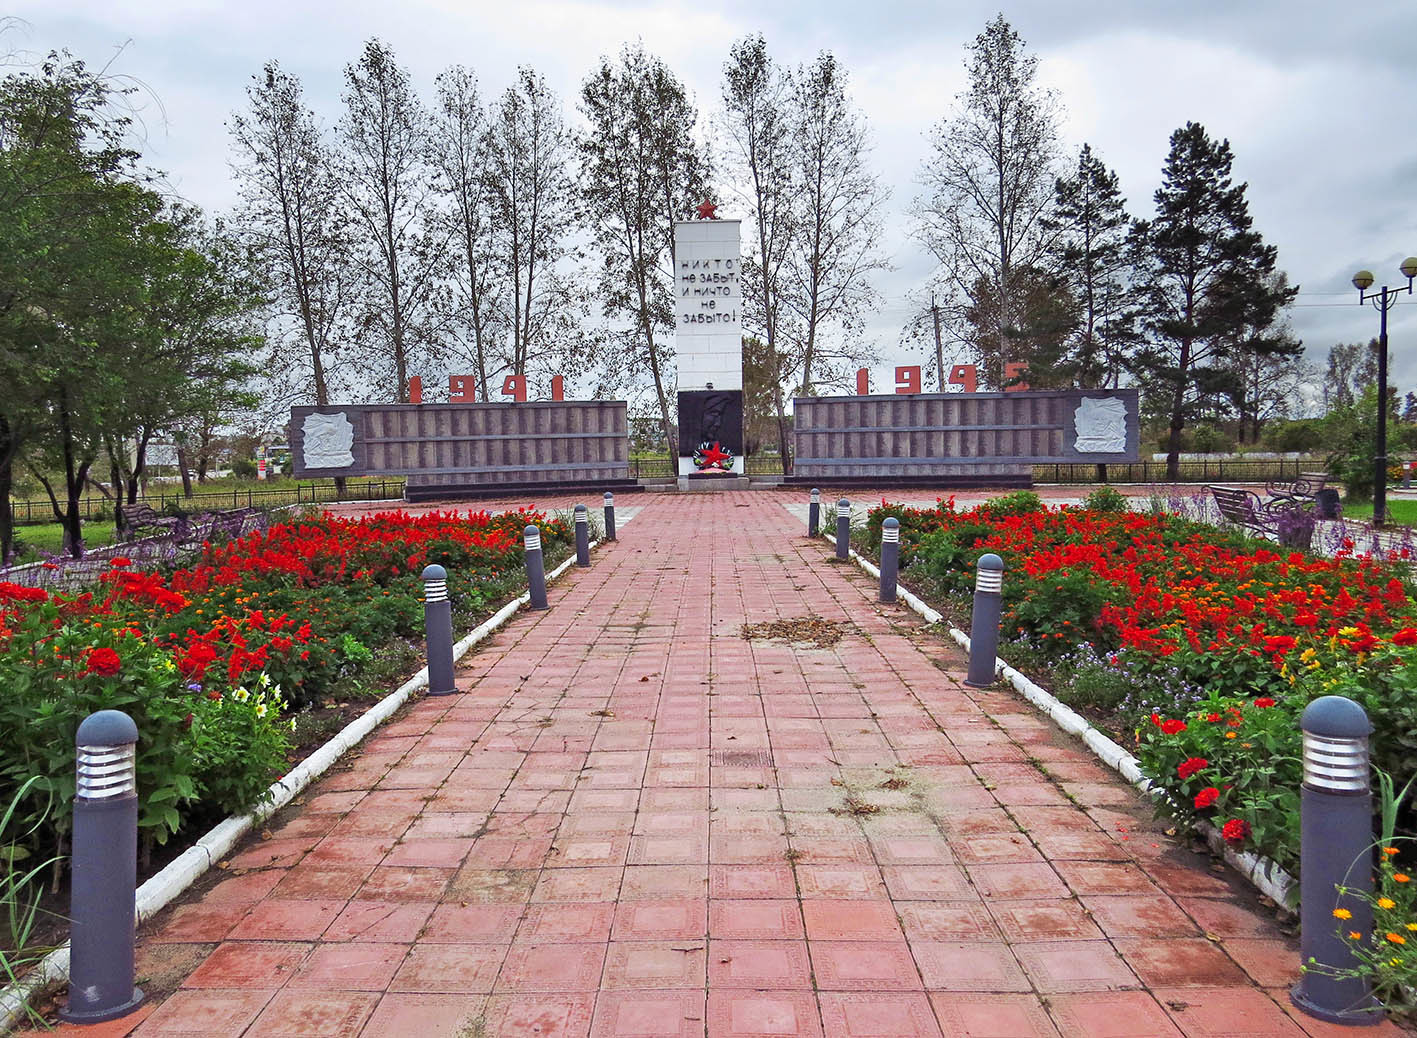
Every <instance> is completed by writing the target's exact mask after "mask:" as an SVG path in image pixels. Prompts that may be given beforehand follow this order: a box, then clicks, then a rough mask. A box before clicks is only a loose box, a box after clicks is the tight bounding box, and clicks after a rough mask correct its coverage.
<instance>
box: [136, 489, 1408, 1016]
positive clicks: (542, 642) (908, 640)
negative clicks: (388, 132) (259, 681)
mask: <svg viewBox="0 0 1417 1038" xmlns="http://www.w3.org/2000/svg"><path fill="white" fill-rule="evenodd" d="M866 496H867V497H871V496H872V495H870V494H869V493H868V494H867V495H866ZM800 497H801V495H800V494H798V493H797V492H792V493H790V494H788V493H771V492H769V493H764V492H754V493H752V494H747V495H741V494H728V495H723V496H714V497H713V498H693V497H674V496H669V495H645V499H644V500H643V502H639V501H637V502H636V507H639V508H641V509H642V511H641V514H640V515H639V516H637V517H636V521H635V522H634V523H632V524H630V525H628V526H626V527H625V528H624V533H623V534H622V536H621V539H620V542H619V543H618V544H616V545H612V546H608V547H607V548H606V549H605V550H603V551H602V552H598V553H597V555H596V559H595V564H594V566H593V567H592V568H591V569H590V570H588V571H572V572H571V574H570V575H569V576H568V578H567V579H566V580H565V581H564V582H562V583H559V584H558V585H557V586H556V587H555V588H554V589H553V607H552V609H551V610H549V611H547V612H544V613H537V614H531V613H522V614H520V615H518V616H516V617H515V618H514V619H513V621H512V622H511V623H510V624H509V626H508V627H507V628H506V629H505V630H504V631H503V632H502V633H501V634H499V636H498V637H497V638H496V639H493V640H492V641H490V642H487V643H484V645H483V646H482V647H481V648H480V650H479V651H477V652H476V653H474V654H473V655H471V656H470V657H468V658H466V659H465V660H464V661H463V663H462V665H461V667H460V671H459V675H458V687H459V689H460V690H461V691H463V692H465V694H464V695H460V696H452V697H448V698H446V699H440V700H436V701H435V700H420V701H415V702H414V703H413V705H412V706H411V707H410V708H409V709H408V711H407V712H406V713H405V714H404V715H403V716H401V717H400V718H399V719H397V720H395V721H393V722H391V723H390V724H388V725H386V726H384V728H382V729H381V730H380V731H379V732H377V733H376V735H375V736H374V737H373V739H371V741H370V742H369V743H368V744H366V746H365V747H364V750H363V752H362V753H359V754H356V755H355V756H354V757H353V759H352V766H351V767H350V768H349V769H348V770H346V771H342V772H338V773H334V774H330V775H328V776H326V777H325V778H324V779H323V780H321V781H320V782H319V783H318V784H317V785H316V787H315V788H313V789H311V790H309V791H308V792H307V793H306V794H305V795H304V797H303V798H302V799H303V806H299V807H297V808H292V809H290V810H288V811H286V812H283V814H282V816H280V817H278V818H276V819H274V820H273V821H272V823H271V838H270V839H266V840H260V839H255V838H253V839H252V840H251V841H250V843H249V845H248V846H246V847H244V848H239V849H238V850H237V851H236V852H235V853H233V854H232V855H231V856H230V858H229V866H230V867H231V868H232V869H233V870H241V869H249V870H252V871H248V872H245V873H244V874H241V875H234V876H228V877H225V878H223V879H222V880H221V882H219V883H217V884H216V885H214V886H213V887H212V888H211V889H210V890H209V891H208V892H207V893H206V894H205V895H204V896H203V897H201V898H199V899H193V900H191V901H189V903H187V904H184V905H181V906H179V907H177V908H176V909H174V910H173V911H172V912H170V913H168V914H167V916H166V918H164V919H160V920H159V921H158V922H157V923H156V924H155V925H154V926H152V927H147V928H145V935H144V938H143V940H144V945H143V947H142V949H141V950H140V955H141V960H140V961H142V962H143V963H145V964H146V965H145V967H144V968H145V969H148V970H151V971H154V973H155V974H156V975H162V976H171V977H172V978H173V982H174V983H181V984H182V987H181V988H180V990H178V991H177V992H176V993H174V994H172V995H170V996H169V997H167V998H166V999H165V1000H164V1001H162V1002H161V1003H160V1004H158V1005H157V1006H156V1007H155V1009H154V1011H153V1012H152V1015H151V1016H150V1017H148V1018H147V1019H146V1020H144V1021H142V1023H141V1024H140V1026H139V1028H138V1031H137V1032H136V1033H138V1034H140V1035H150V1034H152V1035H158V1034H168V1035H175V1034H184V1033H193V1032H197V1033H211V1034H221V1035H232V1036H236V1035H242V1034H286V1033H302V1034H351V1035H353V1034H356V1033H359V1029H360V1027H361V1026H362V1027H364V1031H363V1034H364V1035H366V1036H378V1035H402V1034H410V1035H417V1036H418V1038H436V1036H438V1035H444V1034H447V1035H453V1034H463V1033H478V1029H480V1030H481V1033H485V1034H488V1035H494V1034H495V1035H523V1034H524V1035H537V1036H540V1038H549V1036H553V1035H575V1036H586V1035H589V1034H591V1033H592V1032H593V1033H595V1034H597V1035H677V1034H694V1035H701V1034H703V1033H705V1032H707V1033H709V1034H711V1035H715V1036H716V1035H725V1036H729V1035H768V1034H771V1035H777V1036H781V1035H792V1034H808V1035H813V1034H823V1033H825V1034H828V1035H842V1036H847V1038H854V1036H857V1035H862V1036H864V1035H874V1036H886V1035H936V1036H938V1035H941V1034H947V1035H956V1034H958V1035H974V1036H1004V1035H1009V1036H1015V1035H1017V1036H1028V1035H1056V1034H1063V1035H1074V1034H1076V1035H1089V1036H1092V1035H1097V1036H1104V1038H1105V1036H1106V1035H1111V1034H1117V1035H1122V1034H1125V1035H1127V1036H1133V1035H1148V1034H1157V1035H1163V1034H1165V1035H1175V1034H1179V1033H1182V1032H1185V1033H1187V1034H1218V1033H1239V1032H1238V1031H1237V1030H1236V1028H1237V1027H1239V1028H1240V1029H1241V1030H1244V1031H1245V1033H1253V1034H1271V1033H1272V1034H1298V1033H1305V1029H1303V1028H1302V1025H1303V1024H1304V1023H1305V1021H1304V1020H1303V1019H1299V1018H1297V1017H1295V1016H1293V1015H1292V1014H1291V1013H1290V1012H1289V1011H1288V1010H1287V1008H1286V1006H1284V1005H1282V1004H1281V1002H1282V996H1283V994H1284V988H1285V987H1286V986H1287V985H1288V983H1290V982H1291V981H1292V979H1293V977H1294V971H1295V965H1296V963H1297V957H1298V956H1297V948H1296V947H1295V945H1294V942H1292V941H1289V940H1285V939H1283V938H1282V937H1281V935H1280V934H1279V932H1278V930H1277V928H1276V927H1275V925H1274V924H1273V922H1272V920H1271V919H1270V918H1269V916H1268V915H1267V914H1266V913H1265V912H1263V911H1262V910H1260V909H1258V907H1257V904H1256V902H1255V900H1254V898H1253V895H1251V894H1249V893H1247V892H1245V890H1244V888H1243V887H1242V886H1241V885H1240V884H1238V883H1236V882H1235V881H1234V880H1233V879H1232V878H1231V877H1229V876H1225V875H1218V874H1216V873H1213V872H1211V871H1210V868H1209V860H1208V859H1206V858H1204V857H1203V856H1199V855H1192V854H1189V853H1188V852H1187V851H1185V850H1184V849H1183V848H1181V847H1179V846H1178V845H1177V844H1176V843H1175V842H1174V841H1172V840H1170V839H1168V838H1166V837H1164V836H1162V835H1161V834H1160V832H1159V829H1158V827H1157V826H1155V824H1154V823H1152V822H1150V821H1148V820H1147V819H1145V818H1144V817H1142V816H1141V814H1139V813H1138V808H1139V802H1138V801H1137V799H1136V797H1135V796H1134V795H1133V794H1132V792H1131V791H1130V789H1129V788H1128V787H1127V786H1126V785H1125V784H1124V783H1122V782H1120V781H1119V780H1113V779H1112V778H1111V777H1110V776H1109V773H1108V772H1107V771H1106V770H1105V769H1104V768H1102V767H1101V766H1100V765H1099V764H1098V763H1097V762H1096V761H1095V760H1093V759H1092V758H1091V757H1090V756H1089V755H1088V754H1086V753H1085V751H1084V750H1083V749H1082V747H1081V746H1080V744H1078V743H1077V742H1076V741H1075V740H1072V739H1070V738H1068V737H1066V736H1063V735H1061V734H1059V733H1057V732H1055V731H1053V730H1052V729H1051V727H1050V726H1049V725H1048V723H1047V722H1046V721H1045V720H1044V719H1042V718H1041V717H1040V715H1038V714H1037V713H1036V712H1034V711H1033V710H1032V708H1031V707H1029V706H1028V705H1027V704H1025V703H1023V701H1022V700H1020V699H1019V698H1017V697H1016V696H1015V695H1014V694H1013V693H1012V692H1008V691H1000V690H997V689H996V690H987V691H974V690H970V691H969V692H968V693H967V694H966V692H965V690H964V689H963V688H962V686H961V684H960V681H961V679H962V671H963V662H964V661H963V658H962V657H961V656H960V655H959V654H958V652H957V651H956V650H955V649H954V648H953V646H952V645H950V644H948V643H946V642H945V641H943V640H941V639H938V638H935V637H934V636H931V635H922V634H921V633H920V630H921V628H920V625H919V623H918V621H917V620H916V619H915V618H914V617H913V616H912V615H911V614H910V613H908V612H907V611H905V610H903V609H900V608H898V607H897V608H891V609H885V608H881V607H878V606H877V605H876V603H875V597H876V595H875V586H874V582H873V581H871V580H869V579H867V578H865V577H864V576H863V575H861V574H859V573H858V572H856V571H855V570H852V569H848V568H845V567H835V566H828V565H824V564H823V563H824V560H825V557H826V556H827V555H828V554H829V551H830V549H829V548H825V547H824V546H823V545H822V544H820V543H813V542H809V541H806V540H805V539H804V538H803V537H802V536H801V529H800V527H801V522H800V518H799V517H798V516H796V515H791V514H789V513H788V512H787V511H786V510H785V509H783V507H782V504H783V502H791V503H792V504H794V506H795V505H797V504H800V501H799V500H798V499H799V498H800ZM556 501H559V499H548V500H544V501H538V502H537V504H538V505H539V506H550V505H552V504H554V503H555V502H556ZM517 503H518V504H524V503H526V502H517ZM561 503H565V504H569V503H571V502H570V500H569V499H566V501H564V502H561ZM796 616H818V617H822V618H825V619H830V620H836V621H841V622H843V623H845V624H847V625H855V628H856V629H855V630H853V629H852V628H851V627H850V626H848V627H847V628H845V630H844V637H843V638H842V640H841V641H840V642H838V643H837V644H836V645H833V646H829V647H825V648H817V647H815V646H811V645H807V644H794V643H787V642H780V641H767V640H752V641H749V640H745V639H744V638H742V637H741V634H740V631H739V628H740V627H741V625H742V624H744V623H756V622H758V621H762V620H779V619H787V618H791V617H796ZM863 635H866V636H869V637H863ZM937 664H939V665H937ZM533 676H534V677H533ZM985 711H987V712H988V714H987V715H986V713H985ZM990 717H992V718H993V720H991V719H990ZM996 722H997V723H996ZM719 753H765V754H768V756H767V757H766V758H764V761H756V760H751V759H744V758H736V759H735V758H732V757H720V756H717V754H719ZM768 761H770V763H771V766H767V763H766V762H768ZM1033 761H1042V762H1044V766H1045V767H1046V769H1047V772H1048V774H1045V773H1044V772H1043V771H1042V770H1040V769H1039V768H1038V767H1035V765H1034V764H1033V763H1032V762H1033ZM900 764H906V765H909V767H908V768H905V769H903V770H902V769H898V768H897V765H900ZM892 776H896V777H901V778H904V779H905V780H906V784H905V786H904V788H902V789H899V790H896V789H894V788H892V786H887V785H883V783H885V782H886V780H887V779H888V778H890V777H892ZM1058 783H1061V787H1060V785H1058ZM893 785H894V784H893ZM848 789H850V790H855V791H857V795H858V796H860V797H861V798H862V799H863V800H866V801H869V802H870V803H872V804H874V805H876V807H877V808H878V810H877V812H876V813H874V814H870V815H867V816H863V817H856V816H853V815H852V814H849V813H843V804H844V801H845V797H846V794H847V791H848ZM1069 796H1071V797H1075V798H1077V799H1078V800H1079V801H1081V802H1082V803H1083V804H1084V805H1086V806H1087V808H1088V809H1089V810H1087V811H1083V810H1080V809H1078V808H1077V807H1075V806H1074V805H1073V803H1071V802H1070V801H1069V799H1068V797H1069ZM1134 815H1135V816H1136V817H1133V816H1134ZM1172 899H1174V900H1172ZM1207 936H1209V937H1210V938H1211V939H1210V940H1207V939H1206V937H1207ZM163 949H167V950H165V951H164V950H163ZM179 952H180V953H179ZM1119 953H1120V954H1119ZM1252 984H1253V985H1259V987H1255V986H1252ZM1148 985H1150V986H1152V987H1154V988H1155V989H1156V992H1157V993H1158V994H1159V995H1161V996H1163V998H1162V1001H1158V1000H1157V999H1156V998H1153V997H1152V993H1150V992H1148V991H1146V990H1143V989H1144V988H1145V987H1146V986H1148ZM1265 988H1268V989H1270V991H1269V992H1266V991H1265V990H1262V989H1265ZM1271 995H1275V997H1280V999H1281V1001H1280V1002H1276V1001H1274V999H1273V998H1271V997H1270V996H1271ZM366 1022H367V1023H366ZM1310 1025H1311V1026H1309V1027H1308V1028H1307V1030H1308V1031H1309V1032H1310V1033H1312V1034H1314V1035H1318V1034H1326V1033H1328V1032H1327V1031H1325V1030H1323V1029H1322V1028H1321V1027H1320V1026H1319V1025H1317V1024H1313V1022H1310ZM1226 1027H1228V1028H1230V1030H1229V1031H1226V1030H1225V1028H1226ZM1378 1033H1381V1032H1378Z"/></svg>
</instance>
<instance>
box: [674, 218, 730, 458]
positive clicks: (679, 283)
mask: <svg viewBox="0 0 1417 1038" xmlns="http://www.w3.org/2000/svg"><path fill="white" fill-rule="evenodd" d="M713 208H714V207H713V206H712V205H710V204H709V203H705V204H704V205H702V206H700V207H699V211H700V215H701V216H703V217H704V218H703V219H699V220H691V221H687V222H683V223H676V224H675V225H674V303H675V306H674V344H675V351H676V353H677V356H678V366H679V475H680V476H687V477H713V476H726V475H730V474H738V475H741V474H742V472H743V319H742V302H743V294H742V291H741V286H740V284H739V275H740V272H741V271H740V267H741V259H740V252H739V249H740V246H739V222H738V221H737V220H718V219H714V218H712V214H713Z"/></svg>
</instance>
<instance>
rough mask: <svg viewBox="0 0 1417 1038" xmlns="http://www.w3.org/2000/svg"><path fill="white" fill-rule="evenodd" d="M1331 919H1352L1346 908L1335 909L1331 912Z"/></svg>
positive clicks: (1351, 914)
mask: <svg viewBox="0 0 1417 1038" xmlns="http://www.w3.org/2000/svg"><path fill="white" fill-rule="evenodd" d="M1333 917H1334V918H1335V919H1352V918H1353V913H1352V912H1350V911H1348V909H1346V908H1335V909H1334V910H1333Z"/></svg>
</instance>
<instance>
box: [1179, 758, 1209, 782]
mask: <svg viewBox="0 0 1417 1038" xmlns="http://www.w3.org/2000/svg"><path fill="white" fill-rule="evenodd" d="M1209 764H1210V761H1208V760H1206V759H1205V758H1204V757H1190V758H1187V759H1186V760H1184V761H1182V762H1181V763H1180V764H1178V765H1177V766H1176V774H1177V775H1180V776H1181V777H1182V778H1183V779H1188V778H1190V777H1191V776H1192V775H1194V774H1195V773H1196V772H1198V771H1200V770H1201V769H1202V768H1205V767H1207V766H1208V765H1209Z"/></svg>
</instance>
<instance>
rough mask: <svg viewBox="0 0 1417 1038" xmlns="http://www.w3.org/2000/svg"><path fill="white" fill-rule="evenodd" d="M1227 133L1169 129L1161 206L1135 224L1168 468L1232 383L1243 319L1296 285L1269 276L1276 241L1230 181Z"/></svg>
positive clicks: (1287, 295)
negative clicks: (1191, 426) (1197, 420)
mask: <svg viewBox="0 0 1417 1038" xmlns="http://www.w3.org/2000/svg"><path fill="white" fill-rule="evenodd" d="M1232 160H1233V156H1232V154H1231V151H1230V143H1229V142H1228V141H1220V142H1216V141H1212V140H1211V139H1210V137H1209V136H1207V134H1206V132H1205V128H1204V127H1202V126H1201V125H1200V124H1199V123H1187V124H1186V125H1185V126H1184V127H1182V128H1181V129H1178V130H1177V131H1176V132H1175V133H1173V134H1172V135H1171V151H1170V154H1169V155H1168V157H1167V160H1166V165H1165V168H1164V170H1163V173H1162V186H1161V187H1160V188H1158V189H1157V192H1156V196H1155V198H1156V216H1155V218H1154V219H1152V220H1150V221H1139V222H1138V223H1137V224H1135V225H1134V226H1133V228H1132V233H1131V237H1130V245H1129V251H1130V252H1131V254H1132V256H1133V259H1134V263H1135V265H1136V268H1137V279H1138V285H1139V287H1140V289H1141V290H1142V291H1143V292H1144V293H1145V294H1146V298H1147V303H1148V307H1147V311H1146V317H1145V320H1144V326H1145V328H1146V330H1147V331H1148V332H1149V333H1150V339H1151V341H1150V342H1149V343H1148V346H1147V348H1146V350H1144V351H1143V353H1142V354H1141V359H1142V364H1141V365H1139V368H1140V369H1144V370H1145V372H1146V374H1145V377H1144V380H1143V384H1144V386H1145V387H1146V388H1147V390H1148V391H1149V396H1150V398H1151V400H1152V401H1153V406H1155V407H1156V408H1157V409H1158V410H1159V411H1161V412H1162V413H1164V414H1165V415H1167V416H1168V419H1169V425H1168V428H1169V433H1168V439H1167V459H1166V470H1167V478H1169V479H1172V480H1174V479H1176V478H1177V476H1178V474H1179V468H1180V453H1181V433H1182V431H1183V430H1184V429H1185V427H1186V423H1187V421H1188V420H1190V419H1191V418H1193V417H1194V416H1195V415H1196V414H1197V413H1201V412H1203V411H1204V409H1205V406H1206V402H1207V400H1209V399H1213V398H1216V397H1222V396H1225V395H1226V394H1230V393H1233V391H1234V388H1235V379H1234V373H1233V368H1231V367H1230V366H1229V365H1228V364H1227V361H1228V360H1229V357H1228V356H1227V351H1230V350H1232V349H1233V346H1234V343H1235V341H1236V337H1237V336H1239V335H1241V333H1242V331H1243V329H1245V328H1247V327H1248V328H1269V327H1270V326H1271V325H1272V324H1273V323H1274V321H1275V319H1276V316H1277V315H1278V313H1279V311H1280V310H1281V309H1282V308H1283V307H1284V306H1285V305H1286V304H1287V303H1288V302H1289V301H1290V300H1291V299H1292V298H1293V296H1294V293H1295V292H1296V291H1297V289H1294V288H1288V287H1282V288H1281V287H1278V286H1276V284H1275V283H1274V282H1273V280H1272V276H1273V274H1274V272H1275V259H1276V250H1275V248H1274V247H1273V246H1270V245H1265V244H1264V240H1263V238H1262V237H1261V236H1260V234H1259V233H1258V232H1256V231H1255V230H1253V229H1252V227H1251V223H1252V221H1251V218H1250V211H1249V203H1248V202H1247V201H1246V200H1245V187H1246V185H1244V184H1238V185H1236V184H1234V183H1232V181H1231V176H1230V167H1231V163H1232Z"/></svg>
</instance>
